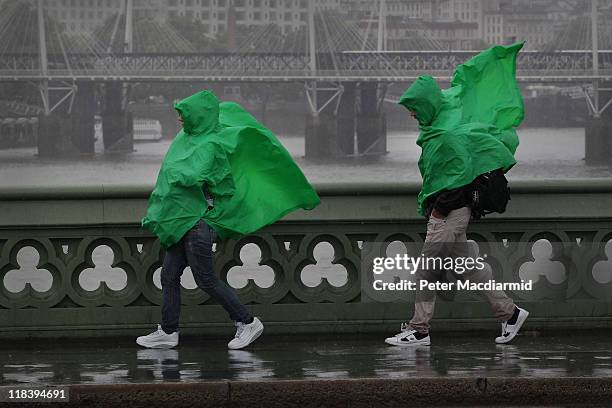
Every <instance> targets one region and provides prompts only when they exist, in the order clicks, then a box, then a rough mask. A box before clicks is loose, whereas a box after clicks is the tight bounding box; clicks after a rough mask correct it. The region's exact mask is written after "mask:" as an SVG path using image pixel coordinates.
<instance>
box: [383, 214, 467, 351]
mask: <svg viewBox="0 0 612 408" xmlns="http://www.w3.org/2000/svg"><path fill="white" fill-rule="evenodd" d="M470 215H471V213H470V209H469V208H467V207H464V208H460V209H457V210H453V211H451V212H450V213H449V214H448V216H447V217H446V218H445V219H438V218H434V217H430V218H429V221H428V222H427V235H426V237H425V242H424V244H423V250H422V251H421V252H422V254H423V256H424V259H425V260H427V259H429V260H430V262H431V260H433V259H436V258H439V259H443V258H445V257H446V256H449V255H451V254H452V251H453V249H454V246H455V241H456V239H457V236H460V235H461V232H462V231H463V232H465V230H466V229H467V224H468V223H469V221H470ZM432 263H433V262H432ZM439 266H440V265H435V266H434V265H429V267H422V268H419V270H417V272H416V275H417V291H416V298H415V303H414V315H413V317H412V319H411V320H410V322H409V323H408V326H407V330H406V329H405V328H404V327H402V332H401V333H399V334H397V335H395V336H394V337H389V338H387V339H385V342H386V343H388V344H391V345H395V346H411V345H429V344H430V339H429V322H430V321H431V319H432V317H433V314H434V308H435V302H436V291H434V290H429V289H428V288H424V289H420V288H419V286H420V282H421V281H427V282H438V281H440V280H441V279H442V277H443V274H445V271H444V270H443V269H441V268H440V267H439Z"/></svg>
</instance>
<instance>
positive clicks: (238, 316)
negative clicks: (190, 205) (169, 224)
mask: <svg viewBox="0 0 612 408" xmlns="http://www.w3.org/2000/svg"><path fill="white" fill-rule="evenodd" d="M214 234H215V233H214V231H213V230H212V228H210V227H209V226H208V225H207V224H206V223H205V222H204V221H199V222H198V223H197V224H196V225H195V226H194V227H193V228H192V229H191V230H190V231H189V232H187V235H186V236H185V254H186V257H187V263H188V264H189V266H190V267H191V272H192V273H193V277H194V279H195V282H196V284H197V285H198V287H199V288H200V289H202V290H204V291H205V292H206V293H208V294H209V295H210V296H211V297H212V298H213V299H215V300H216V301H217V302H218V303H219V304H220V305H221V306H223V308H224V309H225V310H226V311H227V313H228V314H229V316H230V318H231V319H232V320H234V321H236V322H241V323H247V324H249V323H251V322H252V321H253V315H251V313H250V312H249V311H248V309H247V308H246V307H245V306H244V305H243V304H242V303H241V302H240V299H238V296H237V295H236V292H235V291H234V290H233V289H232V288H230V287H229V286H228V285H227V284H226V283H225V282H222V281H221V280H220V279H219V278H218V277H217V275H216V274H215V271H214V269H213V252H212V245H213V242H214V238H215V237H214Z"/></svg>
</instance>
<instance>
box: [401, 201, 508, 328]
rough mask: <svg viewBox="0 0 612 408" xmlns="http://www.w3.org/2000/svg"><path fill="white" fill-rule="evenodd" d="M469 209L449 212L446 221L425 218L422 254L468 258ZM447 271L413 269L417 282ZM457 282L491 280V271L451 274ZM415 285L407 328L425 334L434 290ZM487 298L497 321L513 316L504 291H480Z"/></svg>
mask: <svg viewBox="0 0 612 408" xmlns="http://www.w3.org/2000/svg"><path fill="white" fill-rule="evenodd" d="M470 216H471V210H470V208H469V207H462V208H458V209H456V210H453V211H451V212H450V213H449V214H448V217H446V219H438V218H434V217H429V221H428V222H427V237H426V238H425V243H424V244H423V251H422V252H423V255H424V256H425V257H426V258H427V257H430V258H431V257H441V258H445V257H448V256H451V257H467V256H470V253H469V247H468V243H467V236H466V231H467V226H468V224H469V222H470ZM446 273H447V271H444V270H436V269H434V268H432V269H429V270H428V269H426V268H420V269H419V270H417V272H416V274H417V280H418V281H420V280H421V279H425V280H427V281H428V282H437V281H441V280H444V277H445V276H446ZM451 273H453V274H454V276H455V277H457V278H458V279H469V280H470V282H485V281H489V280H491V279H492V274H491V269H490V268H484V269H481V270H478V269H472V270H471V271H469V272H468V271H466V272H465V273H463V274H461V275H459V274H456V273H454V272H453V271H451ZM418 286H419V285H418V283H417V292H416V299H415V303H414V316H413V317H412V320H410V323H409V326H410V327H411V328H412V329H414V330H416V331H418V332H420V333H428V332H429V321H430V320H431V318H432V317H433V314H434V308H435V302H436V291H434V290H428V289H423V290H419V288H418ZM483 292H484V295H485V296H486V297H487V299H488V301H489V303H490V304H491V308H492V309H493V313H494V314H495V316H496V317H497V318H498V319H499V320H500V321H502V322H503V321H506V320H509V319H510V318H511V317H512V314H513V313H514V308H515V305H514V302H513V301H512V299H510V298H509V297H508V296H507V295H506V293H505V292H504V291H501V290H493V291H483Z"/></svg>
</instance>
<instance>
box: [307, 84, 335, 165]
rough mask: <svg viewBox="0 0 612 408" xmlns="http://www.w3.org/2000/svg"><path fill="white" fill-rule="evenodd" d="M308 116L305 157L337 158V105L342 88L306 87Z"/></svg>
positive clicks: (332, 86)
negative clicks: (308, 107)
mask: <svg viewBox="0 0 612 408" xmlns="http://www.w3.org/2000/svg"><path fill="white" fill-rule="evenodd" d="M306 93H307V97H308V103H309V106H310V115H309V116H308V117H306V134H305V136H306V139H305V155H306V157H308V158H313V159H318V158H330V157H339V156H341V155H342V154H341V153H340V152H341V151H340V147H339V146H338V140H337V139H338V121H337V118H336V115H337V109H338V104H339V102H340V99H339V98H341V97H342V87H341V86H339V85H338V84H333V85H322V84H317V83H316V82H313V83H311V84H307V85H306Z"/></svg>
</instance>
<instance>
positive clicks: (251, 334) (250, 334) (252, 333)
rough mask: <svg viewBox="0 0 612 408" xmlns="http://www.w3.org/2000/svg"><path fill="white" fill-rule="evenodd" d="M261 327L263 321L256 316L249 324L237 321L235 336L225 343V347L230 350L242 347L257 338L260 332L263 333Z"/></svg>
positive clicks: (262, 327)
mask: <svg viewBox="0 0 612 408" xmlns="http://www.w3.org/2000/svg"><path fill="white" fill-rule="evenodd" d="M263 329H264V326H263V323H261V321H260V320H259V319H258V318H257V317H255V318H254V319H253V321H252V322H251V323H249V324H246V323H242V322H237V323H236V336H235V337H234V338H233V339H232V341H230V342H229V343H227V347H229V348H230V349H232V350H237V349H241V348H244V347H246V346H248V345H249V344H251V343H252V342H254V341H255V340H257V338H258V337H259V336H261V333H263Z"/></svg>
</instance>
